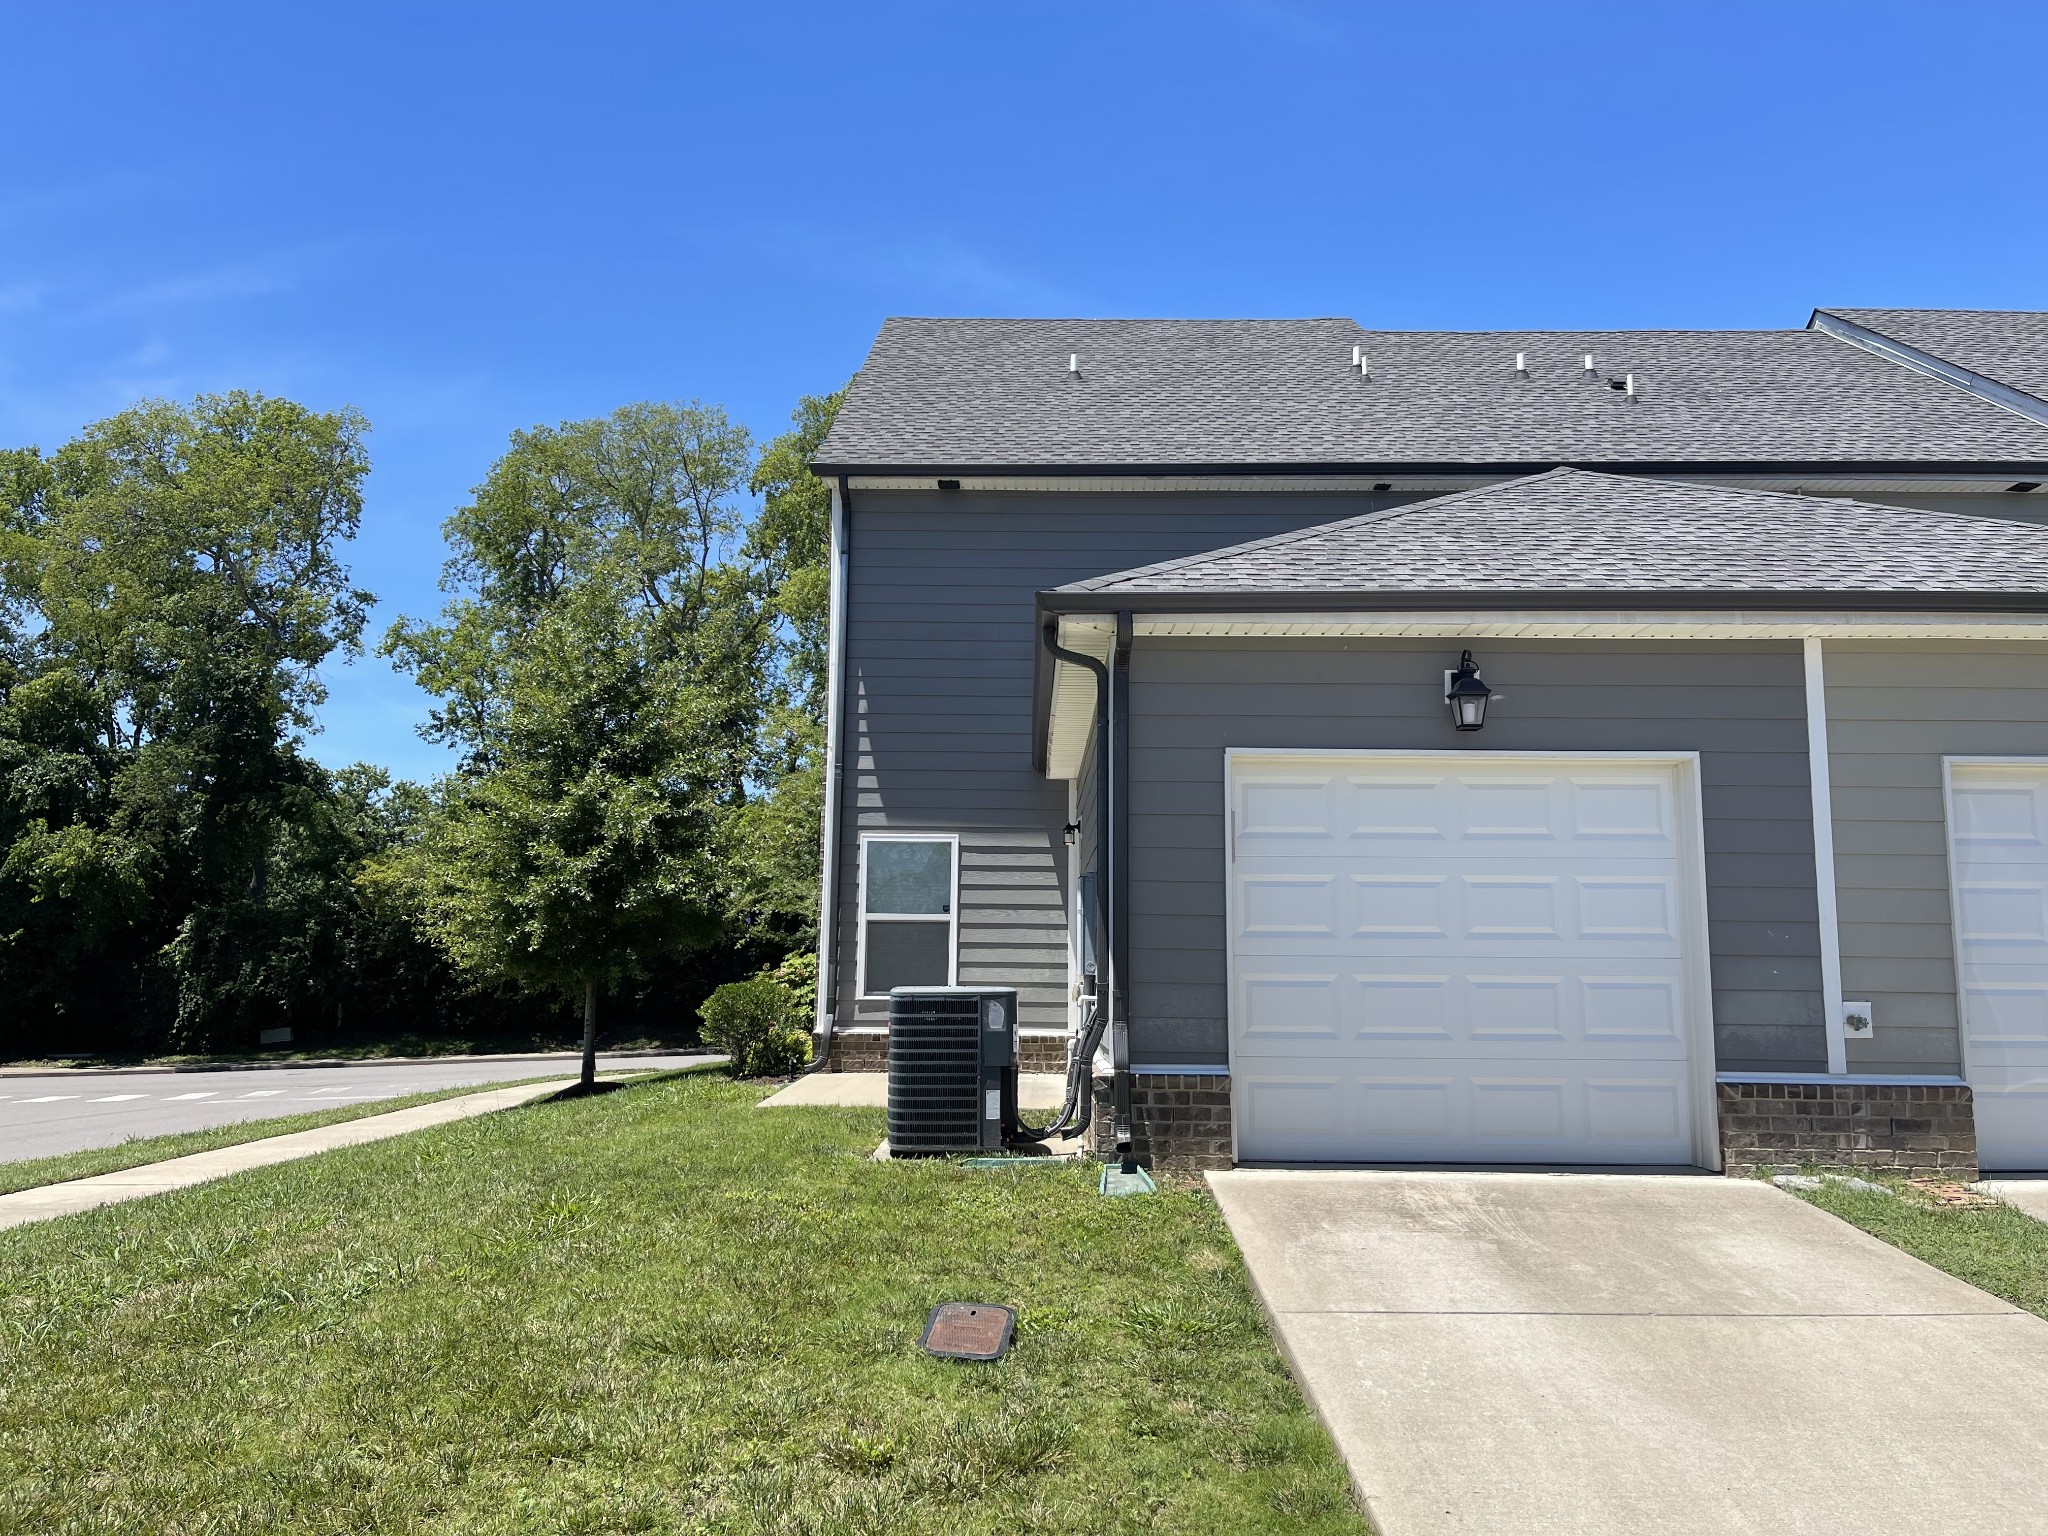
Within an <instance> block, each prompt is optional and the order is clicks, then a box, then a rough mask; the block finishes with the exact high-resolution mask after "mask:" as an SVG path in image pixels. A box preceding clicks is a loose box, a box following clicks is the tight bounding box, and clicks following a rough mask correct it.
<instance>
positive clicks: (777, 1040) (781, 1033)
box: [697, 976, 811, 1077]
mask: <svg viewBox="0 0 2048 1536" xmlns="http://www.w3.org/2000/svg"><path fill="white" fill-rule="evenodd" d="M697 1016H698V1017H699V1018H701V1019H702V1020H703V1021H704V1043H705V1044H706V1045H707V1046H709V1047H710V1048H711V1049H712V1050H714V1051H723V1052H724V1053H725V1054H726V1055H728V1056H730V1057H731V1058H732V1065H731V1067H729V1068H728V1069H727V1070H729V1071H730V1072H731V1073H732V1075H733V1076H734V1077H777V1076H780V1075H782V1074H783V1073H786V1072H794V1071H796V1070H797V1069H798V1068H799V1067H801V1066H802V1065H803V1064H804V1063H805V1061H807V1060H808V1059H809V1058H810V1054H811V1037H810V1033H809V1032H808V1031H807V1030H805V1029H804V1028H802V1027H801V1026H800V1025H799V1024H798V1023H797V1014H796V999H795V997H794V996H793V995H792V994H791V992H790V990H789V988H788V987H785V986H784V985H782V983H780V982H778V981H771V980H769V979H768V978H767V977H763V976H757V977H755V978H754V979H753V980H752V981H728V982H727V983H726V984H725V985H724V986H722V987H720V988H719V989H718V990H717V991H715V992H713V993H712V994H711V995H710V996H709V997H707V998H705V999H704V1006H703V1007H701V1008H699V1009H698V1010H697Z"/></svg>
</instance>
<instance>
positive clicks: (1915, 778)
mask: <svg viewBox="0 0 2048 1536" xmlns="http://www.w3.org/2000/svg"><path fill="white" fill-rule="evenodd" d="M1825 656H1826V666H1827V684H1828V686H1827V694H1828V756H1829V778H1830V781H1831V792H1832V795H1833V798H1834V811H1835V816H1834V820H1835V885H1836V899H1837V901H1838V903H1839V905H1840V910H1841V931H1842V991H1843V993H1844V995H1845V996H1847V997H1851V998H1855V999H1857V1000H1859V1001H1861V1000H1868V1001H1869V1003H1870V1005H1871V1020H1872V1023H1873V1025H1874V1026H1875V1028H1874V1032H1873V1034H1872V1037H1871V1038H1870V1039H1869V1040H1851V1041H1849V1042H1848V1051H1849V1070H1850V1071H1852V1072H1960V1071H1961V1070H1962V1052H1961V1047H1960V1043H1959V1041H1958V1038H1957V1032H1958V1023H1957V1016H1956V971H1955V944H1954V929H1953V920H1952V915H1951V912H1950V908H1949V872H1948V811H1947V805H1946V803H1945V801H1944V798H1943V794H1942V766H1941V760H1942V758H1943V757H1944V756H1950V757H1970V756H1984V757H1993V756H2011V757H2036V756H2048V646H2044V645H2026V644H2004V643H2000V644H1989V643H1977V642H1966V641H1957V642H1950V643H1934V642H1929V641H1898V642H1875V641H1872V642H1847V641H1833V640H1831V641H1829V642H1828V643H1827V647H1826V651H1825Z"/></svg>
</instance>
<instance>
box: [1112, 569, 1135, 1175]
mask: <svg viewBox="0 0 2048 1536" xmlns="http://www.w3.org/2000/svg"><path fill="white" fill-rule="evenodd" d="M1131 633H1132V623H1131V613H1130V610H1129V609H1124V610H1123V611H1121V612H1119V613H1118V614H1117V616H1116V650H1115V652H1114V653H1113V655H1112V658H1111V668H1110V688H1109V717H1110V718H1109V734H1110V759H1111V761H1110V771H1109V784H1108V789H1109V810H1110V846H1111V847H1112V848H1113V849H1114V850H1115V852H1114V854H1113V855H1112V857H1111V859H1110V866H1109V902H1108V906H1109V913H1110V919H1109V989H1110V999H1111V1012H1110V1035H1109V1060H1110V1066H1111V1068H1112V1069H1113V1070H1114V1071H1115V1073H1116V1076H1115V1077H1114V1078H1113V1079H1112V1080H1111V1087H1110V1093H1111V1103H1112V1105H1113V1117H1112V1119H1111V1121H1110V1127H1111V1130H1112V1133H1113V1134H1114V1136H1115V1138H1116V1150H1117V1153H1118V1155H1119V1156H1121V1157H1123V1158H1125V1159H1126V1160H1128V1159H1129V1158H1130V1155H1131V1022H1130V1020H1131V1015H1130V988H1129V983H1128V978H1129V976H1130V974H1131V963H1130V962H1131V932H1130V913H1131V879H1130V869H1131V866H1130V851H1131V807H1130V784H1131Z"/></svg>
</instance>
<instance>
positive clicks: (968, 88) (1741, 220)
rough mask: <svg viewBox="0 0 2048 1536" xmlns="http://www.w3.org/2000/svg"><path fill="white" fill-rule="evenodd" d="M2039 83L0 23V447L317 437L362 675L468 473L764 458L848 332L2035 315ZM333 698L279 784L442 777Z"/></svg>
mask: <svg viewBox="0 0 2048 1536" xmlns="http://www.w3.org/2000/svg"><path fill="white" fill-rule="evenodd" d="M2044 48H2048V7H2042V6H2040V5H2038V4H2024V5H2022V4H2013V5H2000V4H1986V3H1963V4H1952V5H1942V6H1937V5H1932V4H1927V3H1924V0H1923V3H1916V4H1899V5H1886V4H1881V3H1858V4H1840V5H1823V4H1802V3H1799V0H1774V3H1768V4H1744V3H1728V0H1715V3H1710V4H1678V3H1667V0H1632V3H1626V4H1613V5H1609V4H1597V3H1588V4H1577V3H1571V0H1551V3H1546V4H1538V3H1534V0H1523V3H1517V4H1498V5H1489V4H1458V3H1455V0H1435V3H1426V4H1380V3H1353V4H1318V3H1313V0H1292V3H1287V0H1271V3H1261V0H1235V3H1226V0H1177V3H1166V4H1137V3H1131V4H1120V3H1114V0H1098V3H1093V4H1077V5H1067V4H1057V3H1044V0H1040V3H1025V4H997V3H988V0H975V3H967V0H963V3H960V4H956V5H896V4H887V3H881V0H862V3H859V4H846V3H843V0H841V3H835V4H830V5H817V6H807V5H775V4H767V3H755V4H751V5H730V4H720V5H701V6H696V5H681V4H674V5H657V4H625V3H603V0H580V3H578V4H574V5H571V4H566V3H563V4H557V5H552V6H540V5H520V4H516V3H510V0H500V3H495V4H491V5H458V4H445V3H435V4H424V5H423V4H408V5H403V6H400V5H385V4H376V3H358V4H354V5H350V6H347V7H334V6H280V5H276V4H263V5H258V4H244V5H235V6H221V5H206V4H197V3H185V4H180V5H178V6H163V5H156V4H150V5H142V4H112V3H103V4H94V5H90V6H87V5H63V4H41V5H36V6H31V5H28V4H23V3H14V0H0V58H5V59H6V60H7V61H8V67H7V70H6V74H7V80H8V87H7V90H6V92H5V93H4V94H0V442H5V443H9V444H16V443H30V442H33V443H40V444H43V445H45V446H49V447H54V446H55V445H57V444H58V443H60V442H62V441H63V440H64V439H65V438H66V437H68V436H70V435H71V434H72V433H73V432H75V431H76V430H77V429H78V428H79V427H80V426H81V425H82V424H84V423H85V422H87V421H91V420H94V419H97V418H99V417H102V416H105V415H107V414H110V413H111V412H113V411H116V410H118V409H120V408H121V407H122V406H124V405H126V404H128V403H129V402H131V401H132V400H134V399H136V398H138V397H140V396H143V395H170V396H177V397H183V396H189V395H191V394H193V393H196V392H198V391H201V390H210V389H224V388H230V387H237V386H239V387H246V388H253V389H261V390H265V391H268V392H272V393H281V394H287V395H290V396H293V397H295V398H297V399H300V400H303V401H305V402H307V403H308V404H311V405H315V406H320V407H333V406H339V405H343V404H350V405H354V406H357V407H359V408H360V409H362V410H363V411H364V412H366V413H367V414H368V416H369V418H370V420H371V423H372V426H373V429H374V430H373V433H372V436H371V447H372V451H373V454H374V457H375V461H376V469H375V472H374V474H373V477H372V479H371V482H370V486H369V501H368V508H367V511H366V513H365V516H364V522H363V533H362V537H361V539H360V540H359V541H358V543H357V545H356V547H355V550H354V554H353V564H354V566H355V569H356V572H357V575H358V577H359V579H360V580H361V581H362V582H363V583H364V584H365V585H367V586H369V587H370V588H372V589H373V590H374V591H376V592H377V593H378V594H379V595H380V597H381V598H382V605H381V608H380V610H379V618H378V621H377V627H378V629H379V630H380V631H381V628H382V626H383V624H384V623H386V622H388V621H389V619H390V618H391V617H392V616H393V615H395V614H396V613H399V612H410V613H413V614H420V613H424V612H427V611H430V610H431V609H432V608H433V607H434V606H435V605H436V603H437V602H438V594H437V592H436V590H435V581H436V577H437V573H438V568H439V565H440V561H441V558H442V555H441V547H440V535H439V524H440V521H441V519H442V518H443V517H445V516H446V515H447V513H448V512H449V511H450V510H451V509H452V508H454V507H455V506H456V505H458V504H459V503H460V502H461V501H462V499H463V497H464V493H465V492H466V490H467V489H468V488H469V487H470V486H472V485H474V484H475V483H476V482H477V481H478V480H479V479H480V478H481V477H482V475H483V473H484V471H485V469H486V468H487V466H488V465H489V463H490V461H491V459H492V458H493V457H494V456H495V455H496V454H497V453H498V451H499V450H500V449H501V447H502V446H503V443H504V441H505V437H506V434H507V433H508V432H510V431H511V430H513V429H514V428H516V427H520V426H525V425H530V424H532V423H535V422H552V421H558V420H562V419H567V418H574V417H580V416H587V415H593V414H597V413H599V412H602V411H605V410H608V409H610V408H611V407H613V406H615V405H619V404H622V403H624V402H626V401H630V400H637V399H647V398H670V399H686V398H691V397H696V398H700V399H704V400H711V401H719V402H722V403H724V404H725V405H726V406H727V407H728V408H729V409H731V410H732V411H733V413H734V414H735V415H737V416H738V417H739V418H740V419H742V420H744V421H746V422H747V423H749V424H750V425H751V426H752V427H754V429H755V430H756V431H757V433H760V434H762V435H767V434H769V433H772V432H774V431H776V430H779V429H780V427H781V426H782V425H783V424H784V422H785V420H786V417H787V414H788V412H789V409H790V407H791V405H792V404H793V403H794V401H795V398H796V396H797V395H798V394H800V393H804V392H817V391H822V390H827V389H831V388H833V387H835V386H836V385H838V384H839V383H841V382H843V381H844V380H845V379H846V377H847V375H848V374H849V373H851V372H852V370H853V369H854V368H856V367H858V366H859V363H860V360H861V357H862V355H863V354H864V352H865V350H866V347H867V344H868V342H869V340H870V339H871V338H872V336H873V334H874V331H875V329H876V327H877V326H878V324H879V323H880V321H881V319H882V317H883V316H885V315H888V314H891V313H905V314H919V313H922V314H1031V315H1042V314H1091V315H1156V314H1175V315H1331V314H1341V315H1351V316H1354V317H1356V318H1358V319H1359V320H1361V321H1362V322H1364V323H1365V324H1367V325H1372V326H1391V327H1430V328H1437V327H1442V328H1461V327H1519V326H1530V327H1544V326H1557V327H1577V326H1586V327H1603V326H1785V325H1799V324H1802V323H1804V321H1805V318H1806V314H1807V311H1808V309H1809V308H1810V307H1811V306H1812V305H1814V304H1855V305H1894V304H1896V305H1924V306H1982V307H1988V308H2036V309H2038V308H2048V169H2044V166H2048V159H2044V157H2043V156H2042V155H2041V153H2040V146H2041V139H2042V127H2041V119H2040V116H2039V110H2038V100H2037V98H2038V92H2037V90H2035V89H2034V88H2033V87H2032V86H2031V85H2030V84H2029V81H2030V80H2031V78H2032V76H2031V71H2032V70H2033V67H2034V64H2035V63H2037V62H2038V60H2039V59H2040V58H2041V57H2043V53H2044ZM330 685H331V688H332V700H331V703H330V705H329V707H328V709H327V711H326V713H325V726H326V728H325V730H324V732H323V733H322V734H321V735H319V736H317V737H315V738H314V740H313V743H312V745H313V749H314V751H315V752H316V753H317V754H318V755H319V756H320V757H321V758H323V759H324V760H326V761H329V762H335V763H340V762H347V761H352V760H356V759H366V760H369V761H373V762H379V763H383V764H385V765H387V766H390V767H392V768H394V769H395V770H397V771H400V772H403V773H408V774H412V775H415V776H420V775H426V774H431V773H433V772H436V771H439V769H440V768H441V767H443V766H444V762H443V759H442V756H441V754H440V753H439V751H438V750H437V749H434V748H431V747H428V746H426V745H425V744H423V743H421V742H419V741H418V740H417V739H416V738H415V737H414V736H413V735H412V729H411V728H412V725H413V724H414V722H416V721H417V720H418V719H419V718H420V717H421V713H422V707H423V701H422V700H421V699H420V697H419V696H418V695H417V694H416V692H415V691H414V690H413V689H412V687H411V685H410V684H409V683H408V682H406V681H405V680H404V679H402V678H399V677H396V676H395V675H393V674H391V673H390V672H389V670H388V669H387V668H386V667H385V665H384V664H383V663H382V662H380V661H378V660H376V659H375V658H374V657H371V658H368V659H365V660H363V661H360V662H357V663H356V664H354V665H353V666H351V667H346V668H334V669H331V673H330Z"/></svg>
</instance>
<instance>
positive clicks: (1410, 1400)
mask: <svg viewBox="0 0 2048 1536" xmlns="http://www.w3.org/2000/svg"><path fill="white" fill-rule="evenodd" d="M1209 1177H1210V1182H1211V1185H1212V1187H1213V1188H1214V1189H1215V1192H1216V1197H1217V1199H1218V1201H1219V1202H1220V1203H1221V1204H1222V1207H1223V1213H1224V1215H1225V1217H1226V1218H1227V1219H1228V1221H1229V1223H1230V1228H1231V1231H1232V1232H1233V1233H1234V1234H1235V1235H1236V1237H1237V1240H1238V1244H1239V1246H1240V1247H1241V1248H1242V1249H1243V1250H1244V1254H1245V1258H1246V1261H1247V1263H1248V1264H1249V1265H1250V1268H1251V1274H1252V1279H1253V1282H1254V1284H1255V1285H1256V1287H1257V1289H1258V1292H1259V1295H1260V1297H1261V1299H1262V1300H1263V1302H1264V1303H1265V1306H1266V1309H1267V1311H1268V1313H1269V1315H1270V1316H1271V1318H1272V1322H1273V1326H1274V1330H1275V1332H1276V1334H1277V1335H1278V1337H1279V1340H1280V1343H1281V1347H1282V1348H1283V1350H1284V1351H1285V1353H1286V1355H1287V1357H1288V1360H1289V1362H1290V1364H1291V1365H1292V1366H1293V1368H1294V1371H1295V1374H1296V1376H1297V1377H1298V1378H1299V1380H1300V1381H1301V1383H1302V1386H1303V1387H1304V1388H1305V1389H1306V1391H1307V1393H1308V1395H1309V1397H1310V1399H1311V1400H1312V1401H1313V1402H1314V1404H1315V1406H1316V1408H1317V1410H1318V1412H1320V1413H1321V1415H1322V1417H1323V1420H1324V1422H1325V1423H1326V1424H1328V1425H1329V1427H1330V1429H1331V1432H1332V1433H1333V1434H1334V1435H1335V1436H1336V1439H1337V1443H1338V1445H1339V1447H1340V1448H1341V1449H1342V1451H1343V1453H1344V1456H1345V1458H1346V1460H1347V1461H1348V1462H1349V1464H1350V1467H1351V1473H1352V1478H1353V1481H1354V1483H1355V1484H1356V1486H1357V1488H1358V1490H1359V1492H1360V1494H1361V1496H1362V1497H1363V1499H1364V1501H1365V1504H1366V1508H1367V1511H1368V1513H1369V1514H1370V1515H1371V1517H1372V1519H1373V1521H1374V1523H1375V1525H1376V1527H1377V1529H1378V1531H1379V1532H1380V1536H1417V1533H1422V1532H1430V1533H1439V1532H1457V1533H1460V1536H1477V1533H1488V1536H1492V1533H1499V1536H1509V1533H1513V1536H1538V1533H1550V1532H1558V1533H1564V1532H1569V1533H1572V1536H1622V1533H1634V1532H1656V1533H1659V1536H1672V1533H1680V1532H1699V1533H1701V1536H1708V1533H1711V1536H1734V1533H1750V1532H1755V1533H1771V1536H1802V1533H1828V1536H1835V1533H1851V1532H1854V1533H1857V1536H1864V1533H1868V1532H1879V1531H1911V1532H1913V1533H1915V1536H1938V1533H1947V1532H1954V1533H1957V1536H1963V1533H1969V1536H2004V1533H2012V1536H2019V1533H2028V1536H2040V1533H2043V1532H2048V1322H2043V1321H2042V1320H2040V1319H2038V1318H2036V1317H2033V1316H2031V1315H2030V1314H2027V1313H2024V1312H2020V1311H2018V1310H2017V1309H2015V1308H2013V1307H2010V1306H2008V1305H2007V1304H2006V1303H2004V1302H2002V1301H1999V1300H1998V1299H1997V1298H1995V1297H1992V1296H1989V1295H1986V1294H1985V1293H1984V1292H1982V1291H1979V1290H1976V1289H1974V1288H1973V1287H1971V1286H1968V1285H1965V1284H1963V1283H1962V1282H1961V1281H1959V1280H1954V1279H1951V1278H1950V1277H1948V1276H1947V1275H1944V1274H1942V1273H1941V1272H1939V1271H1938V1270H1935V1269H1932V1268H1930V1267H1928V1266H1927V1265H1925V1264H1922V1263H1920V1262H1919V1261H1918V1260H1917V1259H1912V1258H1908V1257H1907V1256H1906V1255H1905V1254H1902V1253H1900V1252H1898V1251H1897V1250H1896V1249H1893V1248H1890V1247H1887V1246H1886V1245H1885V1244H1883V1243H1880V1242H1878V1241H1877V1240H1876V1239H1875V1238H1872V1237H1868V1236H1865V1235H1864V1234H1863V1233H1861V1232H1858V1231H1857V1230H1856V1229H1854V1228H1852V1227H1850V1226H1848V1225H1847V1224H1846V1223H1844V1222H1841V1221H1838V1220H1836V1219H1835V1218H1834V1217H1831V1216H1828V1215H1826V1214H1825V1213H1824V1212H1821V1211H1819V1210H1816V1209H1814V1208H1813V1207H1811V1206H1808V1205H1805V1204H1803V1203H1801V1202H1800V1201H1799V1200H1797V1199H1795V1198H1793V1197H1792V1196H1791V1195H1788V1194H1785V1193H1783V1192H1781V1191H1779V1190H1775V1189H1772V1188H1771V1187H1769V1186H1768V1185H1764V1184H1759V1183H1755V1182H1753V1181H1749V1180H1737V1179H1723V1178H1716V1177H1697V1178H1689V1177H1685V1176H1682V1175H1656V1174H1637V1175H1628V1174H1546V1173H1533V1172H1531V1173H1423V1172H1414V1173H1390V1172H1386V1173H1383V1172H1354V1171H1342V1172H1338V1171H1331V1172H1281V1171H1251V1170H1245V1171H1237V1172H1230V1173H1218V1174H1211V1175H1210V1176H1209Z"/></svg>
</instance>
